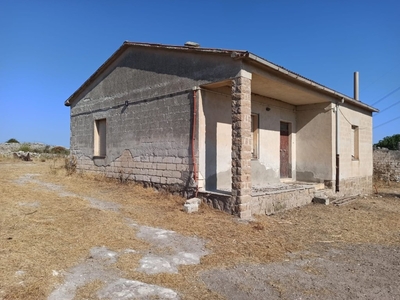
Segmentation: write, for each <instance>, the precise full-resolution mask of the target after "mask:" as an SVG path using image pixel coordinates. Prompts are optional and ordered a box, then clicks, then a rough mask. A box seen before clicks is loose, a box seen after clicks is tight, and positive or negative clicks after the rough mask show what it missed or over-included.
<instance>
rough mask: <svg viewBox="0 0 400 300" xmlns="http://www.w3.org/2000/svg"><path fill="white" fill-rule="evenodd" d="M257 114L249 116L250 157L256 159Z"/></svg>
mask: <svg viewBox="0 0 400 300" xmlns="http://www.w3.org/2000/svg"><path fill="white" fill-rule="evenodd" d="M258 127H259V125H258V114H251V140H252V143H251V156H252V158H254V159H256V158H258V131H259V129H258Z"/></svg>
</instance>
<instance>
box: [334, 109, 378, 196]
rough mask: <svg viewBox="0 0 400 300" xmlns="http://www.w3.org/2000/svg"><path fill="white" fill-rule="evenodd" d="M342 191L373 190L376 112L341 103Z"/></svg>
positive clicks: (364, 191)
mask: <svg viewBox="0 0 400 300" xmlns="http://www.w3.org/2000/svg"><path fill="white" fill-rule="evenodd" d="M339 136H340V144H339V152H340V187H339V189H340V191H339V194H342V195H357V194H368V193H371V191H372V174H373V149H372V115H371V113H367V112H364V111H363V110H361V109H357V108H354V107H349V105H348V104H346V103H344V104H341V105H340V106H339Z"/></svg>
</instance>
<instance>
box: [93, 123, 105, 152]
mask: <svg viewBox="0 0 400 300" xmlns="http://www.w3.org/2000/svg"><path fill="white" fill-rule="evenodd" d="M106 145H107V144H106V119H101V120H96V121H95V124H94V156H100V157H105V156H106Z"/></svg>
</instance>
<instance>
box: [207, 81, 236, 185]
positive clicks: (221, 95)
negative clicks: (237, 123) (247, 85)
mask: <svg viewBox="0 0 400 300" xmlns="http://www.w3.org/2000/svg"><path fill="white" fill-rule="evenodd" d="M201 95H202V104H201V107H202V110H200V112H199V118H200V120H199V122H201V123H200V126H199V130H200V131H201V133H200V136H201V137H199V141H201V142H200V144H199V161H200V163H199V164H200V169H199V171H200V173H201V177H202V178H205V189H206V190H209V191H218V190H220V191H227V190H230V189H231V180H232V175H231V166H232V163H231V161H232V159H231V151H232V150H231V149H232V114H231V101H232V100H231V99H232V97H231V95H230V89H228V88H226V89H218V90H216V91H214V92H213V91H206V90H201ZM203 141H204V142H203ZM202 142H203V143H202Z"/></svg>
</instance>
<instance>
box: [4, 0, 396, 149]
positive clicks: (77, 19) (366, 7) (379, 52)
mask: <svg viewBox="0 0 400 300" xmlns="http://www.w3.org/2000/svg"><path fill="white" fill-rule="evenodd" d="M399 15H400V1H398V0H393V1H391V0H381V1H376V0H375V1H370V0H346V1H342V0H335V1H333V0H332V1H327V0H326V1H320V0H319V1H308V0H302V1H300V0H286V1H285V0H282V1H277V0H264V1H261V0H253V1H251V0H249V1H236V0H230V1H228V0H214V1H208V0H202V1H195V0H192V1H191V0H186V1H183V0H182V1H181V0H164V1H151V0H149V1H134V0H131V1H128V0H126V1H122V0H113V1H101V0H97V1H86V0H80V1H78V0H76V1H74V0H69V1H62V0H58V1H44V0H36V1H24V0H18V1H14V0H1V1H0V46H1V47H0V142H5V141H6V140H8V139H9V138H16V139H18V140H20V141H22V142H28V141H33V142H43V143H46V144H51V145H63V146H66V147H69V134H70V131H69V108H67V107H65V106H64V101H65V100H66V99H67V98H68V97H69V96H70V95H71V94H72V93H73V92H74V91H75V90H76V89H78V88H79V86H80V85H81V84H82V83H83V82H84V81H85V80H86V79H87V78H88V77H89V76H90V75H91V74H92V73H93V72H94V71H95V70H96V69H97V68H98V67H99V66H100V65H101V64H102V63H103V62H104V61H105V60H106V59H107V58H108V57H109V56H110V55H111V54H112V53H113V52H114V51H115V50H116V49H117V48H118V47H119V46H120V45H121V44H122V43H123V41H125V40H129V41H137V42H152V43H162V44H173V45H174V44H176V45H183V44H184V43H185V42H186V41H189V40H190V41H196V42H198V43H200V44H201V46H204V47H215V48H228V49H241V50H249V51H250V52H253V53H254V54H257V55H259V56H261V57H263V58H265V59H267V60H270V61H272V62H273V63H275V64H279V65H282V66H284V67H286V68H288V69H289V70H291V71H294V72H296V73H300V74H301V75H303V76H305V77H307V78H309V79H312V80H315V81H317V82H318V83H321V84H323V85H326V86H328V87H330V88H332V89H335V90H337V91H339V92H341V93H344V94H346V95H349V96H352V95H353V72H354V71H359V72H360V99H361V100H362V101H363V102H365V103H367V104H374V103H376V102H377V101H379V100H381V99H382V100H381V101H380V102H378V103H377V104H376V107H377V108H379V109H381V110H384V111H383V112H382V113H379V114H375V115H374V127H376V128H375V129H374V142H377V141H379V140H380V139H382V138H383V137H385V136H389V135H393V134H397V133H400V17H399ZM392 92H393V93H392ZM389 107H390V108H389ZM386 108H388V109H386ZM397 117H399V118H398V119H395V118H397ZM392 120H393V121H392ZM386 122H388V123H387V124H386V125H382V126H379V125H381V124H384V123H386Z"/></svg>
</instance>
